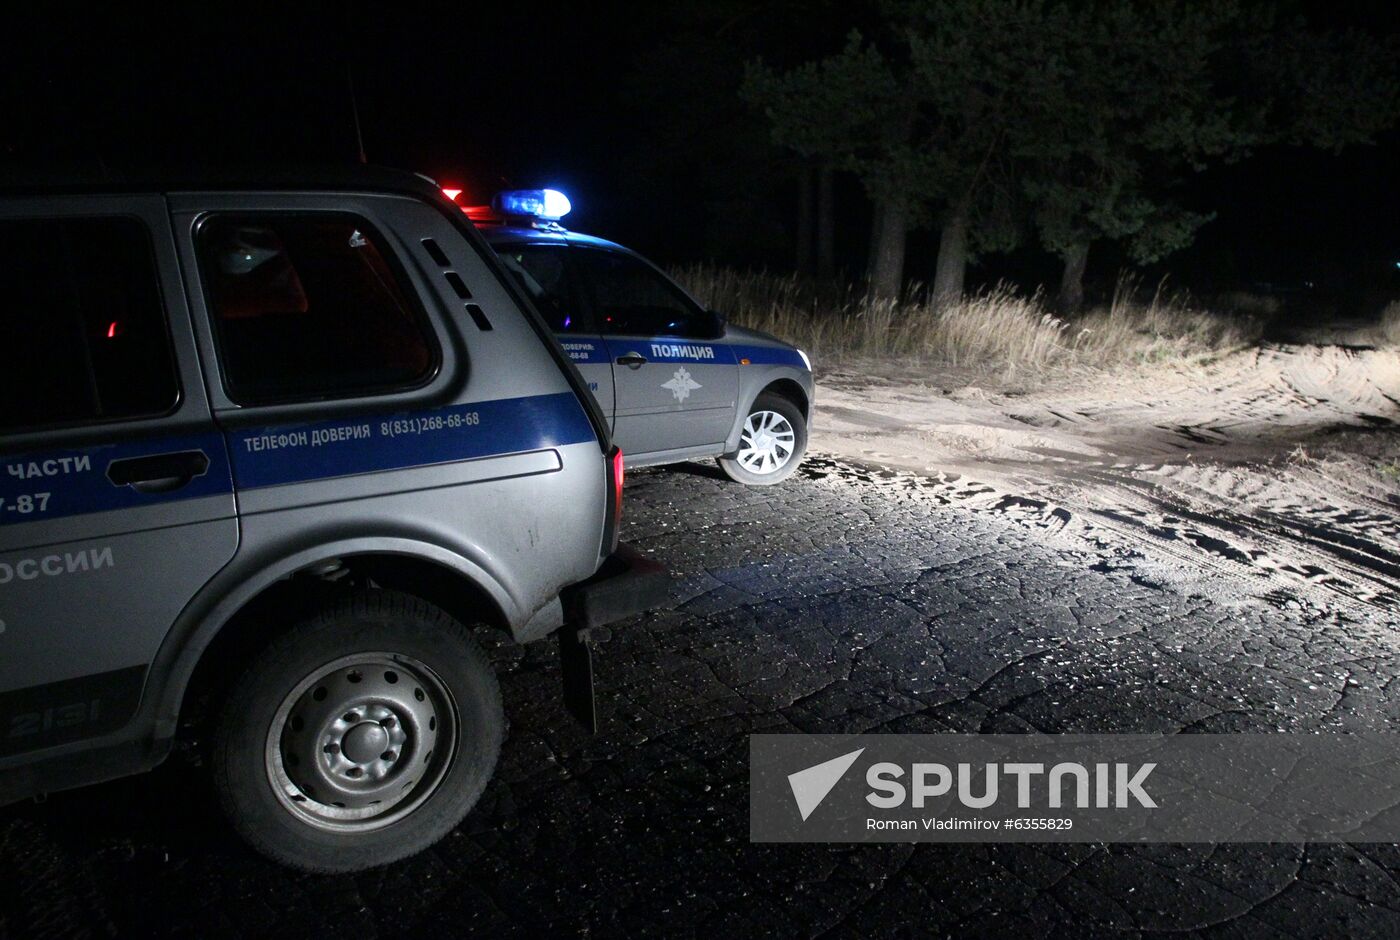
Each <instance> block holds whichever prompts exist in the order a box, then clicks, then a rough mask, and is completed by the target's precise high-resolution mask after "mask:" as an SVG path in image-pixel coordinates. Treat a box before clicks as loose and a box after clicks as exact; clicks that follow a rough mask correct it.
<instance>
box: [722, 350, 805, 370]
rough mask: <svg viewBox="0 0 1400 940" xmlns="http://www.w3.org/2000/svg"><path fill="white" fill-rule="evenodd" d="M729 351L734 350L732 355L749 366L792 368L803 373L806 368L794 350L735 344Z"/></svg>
mask: <svg viewBox="0 0 1400 940" xmlns="http://www.w3.org/2000/svg"><path fill="white" fill-rule="evenodd" d="M730 349H733V350H734V355H735V356H736V357H738V358H739V359H747V360H748V361H749V365H754V366H793V367H795V368H798V369H802V370H804V371H805V370H806V368H807V366H806V364H805V363H804V362H803V361H802V357H801V356H800V355H798V352H797V350H795V349H784V348H783V347H781V346H741V345H739V344H737V343H736V344H734V345H733V346H731V347H730Z"/></svg>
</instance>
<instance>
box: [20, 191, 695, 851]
mask: <svg viewBox="0 0 1400 940" xmlns="http://www.w3.org/2000/svg"><path fill="white" fill-rule="evenodd" d="M0 280H2V281H3V289H4V295H3V296H4V300H3V301H0V303H3V307H2V308H0V390H3V398H2V399H0V402H3V408H2V409H0V803H7V802H12V801H14V800H17V799H22V798H25V797H28V796H31V795H36V794H40V793H43V792H45V791H51V790H57V789H61V788H66V787H72V786H77V785H81V784H86V783H92V782H96V781H100V780H105V779H109V778H112V777H116V776H120V775H124V774H129V773H134V772H138V771H143V770H147V769H149V768H152V767H154V766H155V765H157V764H159V763H160V762H161V761H162V760H163V759H164V758H165V757H166V756H167V754H169V752H170V750H171V746H172V742H173V741H174V740H175V739H176V736H177V731H183V730H184V729H186V728H187V727H190V726H191V725H194V726H195V727H201V728H202V727H208V728H210V737H209V740H210V742H211V746H210V747H209V750H208V763H209V764H210V766H211V768H212V772H213V778H214V784H215V788H216V790H217V792H218V794H219V797H220V800H221V802H222V804H223V807H224V809H225V810H227V812H228V815H229V817H230V818H231V820H232V822H233V825H234V826H235V828H236V829H237V830H238V831H239V832H241V833H242V834H243V835H244V836H245V837H246V838H247V839H248V841H250V842H251V843H252V844H253V845H254V846H256V847H257V848H258V849H260V850H262V851H263V852H265V853H266V854H267V855H269V856H271V857H273V858H275V859H278V860H280V861H282V862H285V863H288V864H291V865H295V866H299V867H302V868H305V869H310V870H319V871H351V870H356V869H360V868H365V867H368V866H372V865H378V864H382V863H384V862H388V861H391V860H393V859H396V858H401V857H403V856H406V855H409V854H412V853H414V852H417V851H418V850H420V849H422V848H424V847H425V846H427V845H429V844H431V843H432V842H433V841H435V840H436V839H438V838H439V837H441V836H442V835H443V834H445V833H446V832H448V831H449V830H450V829H452V828H453V827H454V826H455V825H456V824H457V823H458V821H459V820H460V819H461V818H462V816H463V815H464V814H465V813H466V812H467V811H468V810H469V809H470V808H471V807H472V805H473V804H474V803H475V802H476V800H477V798H478V797H479V796H480V794H481V792H482V789H483V787H484V786H485V785H486V782H487V780H488V779H489V777H490V776H491V774H492V772H493V770H494V767H495V764H496V759H497V755H498V753H499V750H500V746H501V739H502V735H503V733H504V730H505V720H504V717H503V715H502V708H501V695H500V690H499V688H498V686H497V683H496V679H495V676H494V675H493V673H492V669H491V667H490V665H489V664H488V662H487V660H486V659H485V657H484V656H483V654H482V652H481V650H480V649H479V648H478V646H477V644H476V643H475V642H474V640H473V639H472V637H471V635H470V633H469V630H468V625H482V624H484V625H487V626H490V627H496V628H499V629H500V630H503V631H505V632H506V633H507V634H508V635H509V636H510V637H512V638H514V639H515V640H517V641H522V642H523V641H528V640H533V639H537V638H541V637H544V636H546V635H549V634H551V633H555V632H556V631H558V633H559V635H560V637H561V648H562V650H563V652H564V656H563V660H564V680H565V690H564V691H565V698H566V701H567V703H568V704H569V706H570V708H571V710H573V711H574V712H575V713H576V714H578V715H580V716H581V717H582V718H583V719H584V720H585V721H591V719H592V699H591V688H592V687H591V673H590V671H589V670H590V661H589V653H588V647H587V646H586V631H587V630H588V629H589V628H591V627H594V626H596V625H598V624H602V623H606V622H609V621H611V620H615V619H618V618H620V617H623V616H627V615H630V614H632V613H635V612H637V611H638V610H640V609H642V608H644V607H646V606H648V605H650V604H653V603H656V602H658V601H659V599H660V596H661V594H663V593H664V588H665V577H664V573H662V572H661V571H660V569H659V568H658V566H656V565H655V564H653V563H650V562H647V561H646V560H644V559H642V558H641V556H639V555H637V554H636V553H635V552H630V551H628V550H626V549H625V548H619V546H618V542H617V536H618V525H619V518H620V512H621V498H622V458H621V454H620V452H619V451H617V449H616V448H615V447H613V445H612V443H611V441H610V434H609V430H608V419H607V417H606V416H605V415H604V414H602V413H601V411H600V410H599V408H598V406H597V404H596V403H595V401H594V398H593V396H591V395H590V394H588V391H587V386H586V385H585V383H584V381H583V379H582V378H581V377H580V375H579V373H578V370H577V369H576V368H575V366H574V365H573V364H572V363H571V362H570V361H569V360H568V358H567V357H566V356H565V355H564V354H563V352H562V351H561V350H560V349H559V347H558V345H557V344H556V343H555V342H554V340H553V339H552V338H551V336H550V334H549V332H548V330H547V329H546V327H545V325H544V324H543V323H542V322H541V321H540V319H539V317H538V316H537V314H536V313H535V312H534V311H533V310H532V309H531V306H530V303H529V301H528V300H526V299H525V298H524V296H523V295H522V294H521V292H520V290H519V288H518V284H517V282H516V281H515V279H514V278H513V277H511V276H509V275H508V274H507V272H506V271H505V270H504V269H503V268H502V266H501V263H500V261H499V260H498V259H497V257H496V256H495V254H494V253H493V252H492V251H491V250H490V249H489V248H488V247H487V246H486V245H485V243H484V242H483V241H482V239H481V237H480V235H479V234H478V233H477V232H476V230H475V229H474V227H473V226H472V225H471V224H470V223H469V222H468V220H467V219H465V218H464V217H463V215H462V213H461V212H460V210H459V209H458V208H456V207H455V206H454V205H453V204H452V203H450V202H448V201H447V200H446V199H445V198H444V197H443V196H442V194H441V192H440V191H439V190H438V189H437V187H436V185H434V184H431V183H430V182H428V181H426V180H425V179H423V178H420V177H415V176H412V175H408V174H398V173H393V172H390V171H373V170H363V171H357V172H355V173H353V174H349V175H345V176H343V177H340V176H338V177H335V178H319V179H316V180H271V179H267V178H260V179H258V180H256V181H253V183H252V185H249V184H248V183H238V182H230V181H227V180H216V181H201V182H181V181H175V180H164V181H157V182H155V183H151V184H141V185H138V184H112V183H97V184H94V185H88V186H73V185H66V186H42V185H40V186H36V185H32V184H31V185H23V186H19V187H15V188H11V189H9V190H7V191H6V192H5V194H4V195H0ZM700 381H701V382H702V383H703V382H704V381H706V380H705V378H704V377H703V376H701V377H700ZM561 628H563V629H562V630H561Z"/></svg>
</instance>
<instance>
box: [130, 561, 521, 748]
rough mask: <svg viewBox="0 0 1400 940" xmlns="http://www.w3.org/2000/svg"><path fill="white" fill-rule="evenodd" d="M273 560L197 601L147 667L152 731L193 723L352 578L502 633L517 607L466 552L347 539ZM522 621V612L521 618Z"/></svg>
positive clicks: (162, 734) (167, 732)
mask: <svg viewBox="0 0 1400 940" xmlns="http://www.w3.org/2000/svg"><path fill="white" fill-rule="evenodd" d="M339 548H340V550H336V547H335V546H330V547H327V548H324V549H322V550H319V551H317V552H315V553H314V554H312V555H307V554H306V553H303V554H299V555H294V556H291V557H288V558H283V559H279V560H278V561H277V562H275V563H272V564H269V565H266V566H264V567H263V568H262V569H261V570H260V571H258V572H257V573H256V574H255V575H252V576H248V575H246V574H244V575H243V576H241V577H239V578H238V581H237V583H236V585H235V586H234V587H233V588H231V589H230V590H228V591H226V592H220V593H218V594H217V595H216V598H214V597H209V598H204V599H203V603H200V602H199V601H196V602H195V603H194V604H192V605H191V608H188V609H187V610H186V615H185V616H182V618H181V622H180V624H178V625H177V627H176V629H174V630H172V631H171V635H170V636H169V637H167V640H166V643H165V644H164V645H163V646H162V648H161V653H160V655H158V656H157V658H156V661H155V663H154V664H153V665H152V670H151V674H150V679H149V680H148V681H149V683H150V684H151V686H153V687H152V688H148V690H147V693H148V695H147V697H148V701H152V702H153V703H154V706H155V715H154V720H155V727H154V731H155V737H156V739H157V740H160V739H169V738H172V737H174V736H175V735H176V733H177V732H178V730H179V728H180V727H181V726H182V725H185V724H188V723H191V722H198V721H199V720H200V719H201V718H202V717H204V715H203V714H202V709H203V705H204V703H205V702H206V701H207V700H208V699H209V698H210V697H211V696H213V695H216V694H217V693H218V692H219V691H220V689H221V688H223V687H225V686H226V684H227V683H228V682H229V681H231V680H232V678H233V677H234V676H235V675H236V674H237V672H238V669H239V667H240V666H241V665H242V664H244V663H245V662H246V661H247V659H248V658H249V657H251V656H252V655H254V654H255V653H256V652H257V650H259V649H261V648H262V647H263V646H265V645H266V643H267V642H269V641H270V640H271V639H272V638H273V637H274V636H276V635H277V634H278V633H279V632H280V631H281V630H283V629H285V628H286V627H288V626H290V625H291V624H292V623H295V622H297V621H298V620H299V619H301V618H302V617H304V616H305V615H306V614H307V613H308V612H309V611H310V610H312V609H314V608H315V607H317V606H319V605H321V604H323V603H329V602H331V601H333V600H334V599H336V598H337V597H339V596H340V595H341V594H343V593H345V592H346V591H348V590H350V589H353V587H354V586H355V585H364V584H367V583H373V584H376V585H379V586H382V587H386V588H393V589H396V590H401V591H404V592H405V593H410V594H414V595H416V596H419V597H422V598H423V599H424V600H425V601H428V602H429V603H431V604H434V605H435V606H437V607H440V608H442V609H443V610H445V611H447V612H448V613H449V614H451V615H452V616H453V617H455V618H456V619H458V620H461V621H463V622H466V623H472V622H477V623H486V624H488V625H489V626H492V627H494V628H496V629H500V630H503V631H505V632H506V633H507V634H510V633H511V630H512V617H511V615H510V614H511V613H512V612H514V613H517V615H518V612H515V611H514V609H513V605H512V604H511V601H510V598H509V596H508V595H507V594H506V593H505V591H504V589H503V588H502V587H501V586H500V585H499V584H497V583H495V582H494V580H493V579H491V578H490V576H489V574H487V572H485V571H484V570H482V569H480V568H479V567H477V566H476V565H474V564H472V563H471V562H470V561H468V560H467V559H463V558H461V557H459V556H455V555H452V554H451V553H448V552H445V551H443V550H441V549H437V548H436V547H435V546H427V545H421V544H416V543H408V544H404V545H380V546H378V547H375V548H369V547H366V546H355V545H353V544H350V545H344V546H340V547H339ZM517 619H518V617H517Z"/></svg>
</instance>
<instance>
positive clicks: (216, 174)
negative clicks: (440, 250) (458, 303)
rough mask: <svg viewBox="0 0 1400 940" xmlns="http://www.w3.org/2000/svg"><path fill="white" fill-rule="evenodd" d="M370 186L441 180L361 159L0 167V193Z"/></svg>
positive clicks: (421, 190)
mask: <svg viewBox="0 0 1400 940" xmlns="http://www.w3.org/2000/svg"><path fill="white" fill-rule="evenodd" d="M230 190H233V191H249V192H253V191H264V192H265V191H269V190H271V191H287V192H307V191H328V192H333V191H347V190H348V191H369V192H387V193H396V194H403V195H416V196H430V197H432V198H433V199H434V200H435V201H442V200H444V199H445V198H446V197H444V196H443V194H442V192H441V190H440V189H439V188H438V186H437V184H436V183H434V182H433V181H432V180H431V179H429V178H428V177H426V176H423V175H421V174H419V173H411V172H409V171H407V170H396V169H392V168H389V167H382V166H363V165H359V164H350V165H334V166H287V165H274V166H261V167H260V166H240V167H227V168H208V167H199V168H191V167H173V168H160V169H146V170H139V171H133V172H126V171H93V170H82V169H79V170H70V169H63V168H55V169H49V170H35V169H15V168H0V195H7V196H9V195H13V196H36V195H87V194H131V193H168V192H216V191H217V192H226V191H230Z"/></svg>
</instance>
